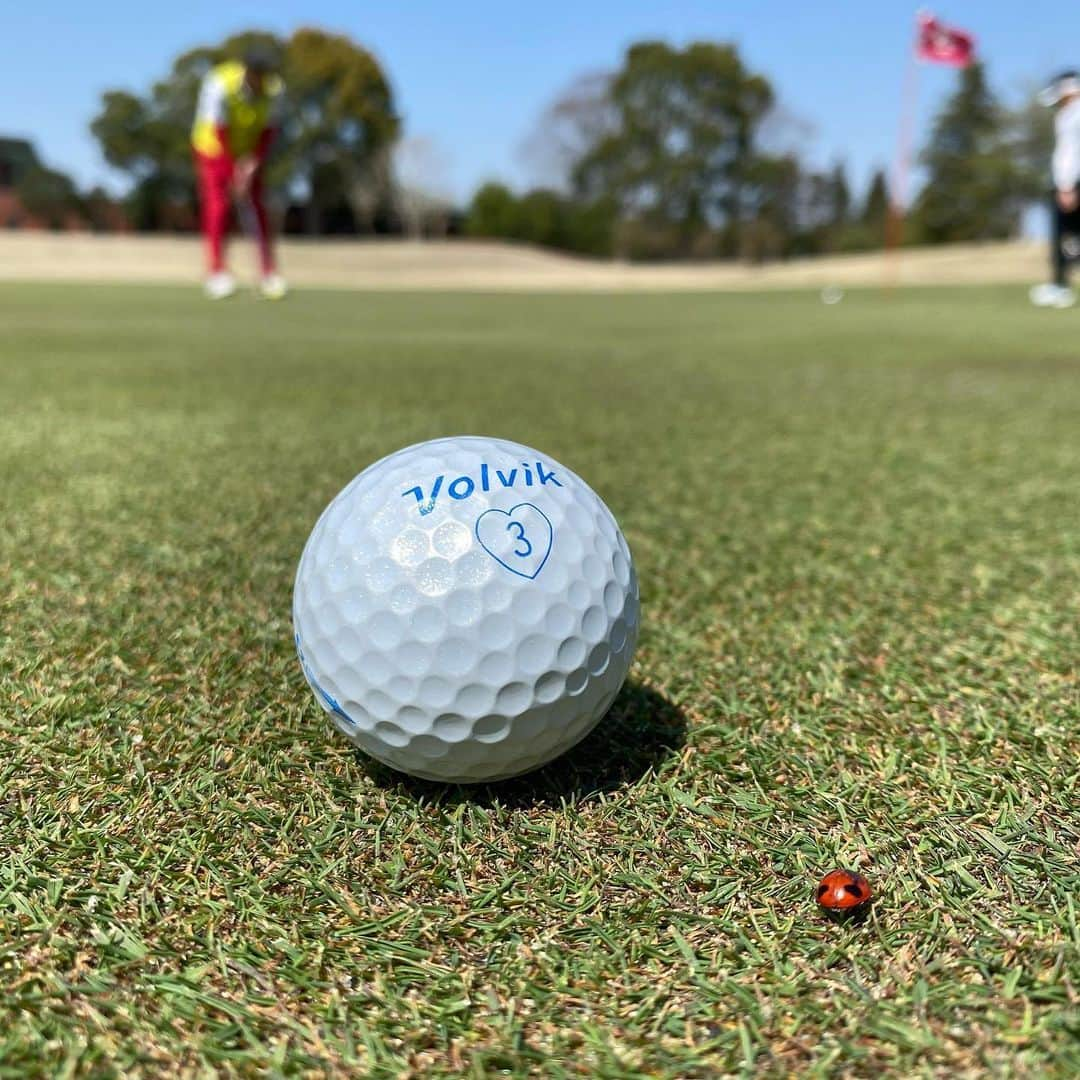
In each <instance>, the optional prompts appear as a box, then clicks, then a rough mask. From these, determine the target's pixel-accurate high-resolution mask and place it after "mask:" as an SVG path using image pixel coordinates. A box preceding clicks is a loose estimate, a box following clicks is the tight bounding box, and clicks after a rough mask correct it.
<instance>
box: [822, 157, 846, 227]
mask: <svg viewBox="0 0 1080 1080" xmlns="http://www.w3.org/2000/svg"><path fill="white" fill-rule="evenodd" d="M827 201H828V207H829V226H830V227H831V228H832V229H834V230H836V229H841V228H843V227H844V226H845V225H846V224H847V223H848V220H849V219H850V217H851V188H849V187H848V182H847V170H846V169H845V168H844V165H843V162H839V161H838V162H837V163H836V164H835V165H834V166H833V169H832V172H831V173H830V174H829V177H828V200H827Z"/></svg>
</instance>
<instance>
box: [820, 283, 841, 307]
mask: <svg viewBox="0 0 1080 1080" xmlns="http://www.w3.org/2000/svg"><path fill="white" fill-rule="evenodd" d="M843 299H844V290H843V289H840V288H837V286H835V285H826V286H825V288H824V289H822V290H821V302H822V303H823V304H839V303H840V301H841V300H843Z"/></svg>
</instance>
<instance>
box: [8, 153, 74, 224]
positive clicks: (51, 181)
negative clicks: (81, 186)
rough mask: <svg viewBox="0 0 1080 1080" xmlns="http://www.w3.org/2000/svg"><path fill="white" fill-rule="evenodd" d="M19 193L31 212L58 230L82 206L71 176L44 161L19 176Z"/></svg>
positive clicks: (21, 201) (17, 193)
mask: <svg viewBox="0 0 1080 1080" xmlns="http://www.w3.org/2000/svg"><path fill="white" fill-rule="evenodd" d="M15 194H16V196H17V197H18V199H19V202H20V203H21V204H22V205H23V207H24V209H26V211H27V212H28V213H30V214H32V215H33V216H34V217H37V218H41V219H43V220H44V221H45V222H46V223H47V224H48V225H49V226H50V228H54V229H58V228H60V227H61V226H62V225H63V224H64V221H65V219H66V218H67V217H68V216H69V215H70V214H72V213H74V212H77V211H78V207H79V194H78V192H77V191H76V189H75V184H74V183H73V182H72V180H71V178H70V177H69V176H66V175H65V174H64V173H62V172H57V171H56V170H55V169H49V168H46V167H45V166H44V165H41V164H36V165H33V166H32V167H30V168H29V169H27V170H26V171H25V172H24V173H23V174H22V175H21V176H20V177H19V180H18V182H17V183H16V184H15Z"/></svg>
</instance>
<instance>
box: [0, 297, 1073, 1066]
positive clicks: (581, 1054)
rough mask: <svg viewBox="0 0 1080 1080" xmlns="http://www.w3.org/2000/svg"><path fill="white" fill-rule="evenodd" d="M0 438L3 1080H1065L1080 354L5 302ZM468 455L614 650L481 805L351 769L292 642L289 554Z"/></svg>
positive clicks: (964, 330) (799, 312)
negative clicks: (606, 681) (578, 480)
mask: <svg viewBox="0 0 1080 1080" xmlns="http://www.w3.org/2000/svg"><path fill="white" fill-rule="evenodd" d="M0 401H2V402H3V414H2V417H0V492H2V510H3V519H2V520H3V527H2V528H0V615H2V621H0V991H2V993H0V1076H26V1075H35V1074H50V1075H52V1074H56V1075H73V1074H93V1075H96V1076H107V1075H113V1074H118V1073H121V1072H139V1071H141V1072H145V1073H169V1074H170V1075H176V1074H177V1073H186V1074H189V1075H206V1074H207V1073H209V1072H213V1071H218V1072H220V1073H242V1074H248V1075H253V1074H255V1073H261V1072H264V1071H268V1072H271V1073H275V1074H287V1075H297V1074H307V1075H315V1074H317V1073H319V1072H322V1071H331V1072H335V1073H337V1074H339V1075H340V1074H341V1073H343V1072H348V1071H351V1072H353V1073H355V1074H357V1075H368V1076H373V1077H403V1076H420V1075H424V1076H469V1077H481V1076H491V1075H496V1074H498V1075H502V1074H503V1072H504V1071H505V1073H506V1074H507V1075H526V1074H530V1073H534V1074H537V1075H540V1074H542V1075H545V1076H552V1077H559V1076H589V1077H612V1078H614V1077H639V1076H650V1077H654V1076H655V1077H671V1078H676V1077H709V1076H716V1075H718V1074H721V1073H734V1074H738V1073H750V1072H756V1073H757V1074H759V1075H762V1076H782V1075H791V1074H799V1075H809V1076H826V1075H840V1074H842V1075H848V1076H877V1075H881V1073H882V1072H892V1073H895V1074H903V1075H920V1076H939V1075H948V1074H956V1075H961V1076H983V1075H987V1074H994V1075H1029V1076H1054V1075H1059V1076H1065V1075H1075V1074H1076V1072H1077V1070H1078V1069H1080V997H1078V995H1080V869H1078V867H1080V782H1078V762H1080V707H1078V706H1080V700H1078V667H1077V656H1078V638H1077V612H1078V611H1080V500H1078V498H1077V490H1078V484H1080V315H1077V314H1076V313H1073V312H1039V311H1033V310H1029V309H1028V308H1027V307H1026V302H1025V298H1024V296H1023V292H1022V290H1016V289H1002V290H938V291H934V292H929V291H927V292H921V291H911V292H900V293H897V294H895V295H893V296H891V297H890V296H883V295H880V294H877V293H874V292H863V293H859V292H856V293H851V294H849V295H848V297H847V299H846V300H845V301H844V303H843V304H841V305H839V306H837V307H825V306H823V305H822V304H821V303H820V302H819V301H818V298H817V296H816V294H813V293H802V294H797V293H791V294H771V295H753V296H751V295H748V296H735V295H728V296H693V295H680V296H617V297H608V296H597V297H590V296H529V297H515V296H491V297H483V296H460V297H456V296H431V295H415V296H408V295H390V296H366V295H348V294H344V293H339V294H334V293H316V294H298V295H296V296H295V297H293V298H292V299H290V300H289V302H287V303H285V304H281V305H257V304H256V303H255V302H254V301H253V300H251V299H249V298H246V297H242V298H238V299H237V300H236V301H234V302H231V303H229V304H227V305H221V306H211V305H208V304H206V303H204V302H203V301H202V300H201V298H200V297H199V295H198V293H197V292H196V291H195V290H188V291H179V290H169V289H156V288H140V289H136V288H131V289H121V288H91V287H78V288H61V287H48V288H46V287H36V286H3V287H0ZM463 432H471V433H483V434H492V435H500V436H508V437H511V438H514V439H518V440H520V441H522V442H525V443H528V444H532V445H535V446H538V447H542V448H543V449H544V451H545V452H547V453H549V454H551V455H552V456H554V457H556V458H557V459H560V460H561V461H563V462H564V463H565V464H567V465H569V466H570V467H571V468H573V469H575V470H576V471H578V472H580V473H581V474H582V475H583V476H584V477H586V478H587V479H588V480H589V482H590V483H591V484H592V485H593V486H594V487H595V488H596V489H597V490H598V491H599V492H600V493H601V494H602V495H603V497H604V498H605V500H606V501H607V502H608V504H609V505H610V506H611V507H612V509H613V510H614V512H615V514H616V516H617V517H618V518H619V521H620V522H621V524H622V525H623V528H624V530H625V532H626V534H627V536H628V539H629V541H630V544H631V547H632V548H633V551H634V554H635V558H636V560H637V565H638V570H639V574H640V578H641V583H642V601H643V629H642V637H641V643H640V647H639V652H638V655H637V659H636V662H635V665H634V670H633V673H632V686H631V688H630V689H629V690H628V692H627V693H626V694H625V695H624V696H623V697H622V698H621V699H620V701H619V703H618V704H617V706H616V708H615V710H614V712H613V714H612V715H611V716H610V717H609V718H608V720H607V721H605V723H604V724H602V725H601V727H600V728H599V729H598V730H597V732H596V733H595V734H594V735H593V736H591V737H590V738H589V740H587V741H586V743H585V744H584V745H583V747H581V748H579V749H578V750H577V751H576V752H574V753H573V754H571V755H570V756H569V757H568V758H566V759H563V760H562V761H560V762H558V763H556V764H555V765H553V766H550V767H548V768H547V769H546V770H544V771H542V772H541V773H539V774H537V775H535V776H532V777H528V778H525V779H522V780H518V781H515V782H511V783H509V784H505V785H496V786H492V787H489V788H481V789H464V788H442V787H439V786H437V785H431V784H421V783H415V782H409V781H402V780H400V779H398V778H396V777H395V776H394V775H392V774H390V773H388V772H387V771H385V770H381V769H374V768H372V767H370V766H369V765H368V764H367V762H366V761H365V760H364V759H363V758H362V757H361V756H360V755H359V754H358V753H357V752H355V751H354V750H352V749H351V748H350V747H349V745H348V744H347V743H345V742H344V741H343V740H341V739H340V738H339V737H337V736H336V735H334V734H333V733H332V731H331V730H330V728H329V726H328V724H327V723H326V722H325V720H324V717H323V715H322V713H321V712H320V711H319V710H318V709H317V707H316V705H315V703H314V701H313V700H312V699H311V697H310V695H309V693H308V691H307V689H306V687H305V686H304V684H303V680H302V678H301V675H300V672H299V669H298V665H297V663H296V660H295V657H294V654H293V649H292V644H291V638H290V618H289V609H290V590H291V584H292V574H293V571H294V568H295V564H296V561H297V558H298V556H299V554H300V550H301V548H302V546H303V543H304V540H305V538H306V536H307V533H308V531H309V529H310V527H311V526H312V524H313V523H314V521H315V518H316V517H317V515H318V513H319V511H320V510H321V509H322V507H323V506H324V505H325V503H326V502H327V501H328V500H329V499H330V498H331V497H332V496H333V495H334V494H335V493H336V492H337V491H338V489H339V488H340V487H341V486H342V485H343V484H344V483H345V482H346V481H347V480H348V479H349V478H350V477H351V476H352V475H353V474H354V473H356V472H357V471H359V469H360V468H361V467H363V466H364V465H366V464H367V463H369V462H370V461H372V460H374V459H375V458H377V457H379V456H382V455H383V454H385V453H387V452H389V451H390V450H393V449H396V448H398V447H400V446H404V445H406V444H408V443H411V442H414V441H417V440H420V439H424V438H429V437H432V436H436V435H443V434H450V433H463ZM837 865H847V866H857V867H858V868H860V869H861V870H862V871H863V872H864V873H865V874H866V875H867V876H868V877H869V878H870V879H871V881H872V882H873V883H874V885H875V886H876V888H877V890H878V893H879V896H878V900H877V902H876V904H875V906H874V907H873V909H872V911H871V913H870V915H869V917H868V918H867V919H866V920H865V921H864V922H862V923H861V924H858V925H851V924H848V925H835V924H832V923H830V922H828V921H826V920H824V919H823V918H822V917H821V916H820V915H819V914H818V913H817V911H816V910H815V906H814V903H813V900H812V894H813V886H814V883H815V881H816V878H817V877H818V875H819V874H821V873H823V872H824V871H826V870H828V869H831V868H832V867H834V866H837Z"/></svg>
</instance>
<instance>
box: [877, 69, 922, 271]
mask: <svg viewBox="0 0 1080 1080" xmlns="http://www.w3.org/2000/svg"><path fill="white" fill-rule="evenodd" d="M918 94H919V60H918V57H917V56H916V55H915V49H914V48H913V49H911V51H910V52H909V53H908V64H907V71H906V72H905V74H904V89H903V97H902V99H901V102H900V129H899V133H898V134H897V139H896V160H895V161H894V162H893V177H892V180H893V182H892V185H891V186H892V191H890V192H889V208H888V212H887V214H886V217H885V285H886V288H888V289H892V288H893V287H894V286H895V285H896V284H897V281H898V279H899V275H900V245H901V243H902V242H903V239H904V213H905V211H906V208H907V197H908V180H909V178H910V175H911V141H912V134H913V131H914V127H915V103H916V101H917V99H918Z"/></svg>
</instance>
